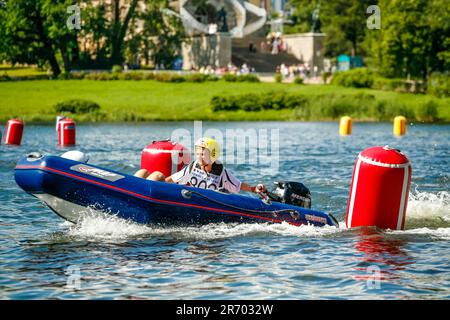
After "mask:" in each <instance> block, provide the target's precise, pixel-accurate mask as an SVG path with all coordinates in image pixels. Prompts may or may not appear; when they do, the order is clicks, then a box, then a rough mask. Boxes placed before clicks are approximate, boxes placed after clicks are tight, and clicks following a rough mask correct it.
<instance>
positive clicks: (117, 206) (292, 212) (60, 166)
mask: <svg viewBox="0 0 450 320" xmlns="http://www.w3.org/2000/svg"><path fill="white" fill-rule="evenodd" d="M15 179H16V182H17V184H18V185H19V186H20V187H21V188H22V189H23V190H25V191H26V192H28V193H30V194H31V195H33V196H35V197H37V198H38V199H39V200H41V201H42V202H44V203H45V204H46V205H47V206H48V207H49V208H50V209H52V210H53V211H54V212H55V213H56V214H58V215H59V216H61V217H63V218H64V219H66V220H68V221H71V222H73V223H76V222H77V221H79V219H80V218H81V217H82V215H84V214H86V213H87V212H90V211H101V212H106V213H109V214H113V215H117V216H118V217H120V218H123V219H129V220H132V221H134V222H137V223H142V224H159V225H199V224H208V223H217V222H247V223H248V222H271V223H281V222H287V223H289V224H292V225H296V226H299V225H302V224H311V225H314V226H324V225H331V226H338V223H337V221H336V220H335V219H334V218H333V217H332V216H331V215H327V214H326V213H323V212H319V211H314V210H310V209H306V208H302V207H298V206H294V205H288V204H284V203H279V202H273V201H263V200H261V199H259V198H255V197H250V196H245V195H240V194H227V193H222V192H218V191H213V190H204V189H198V188H194V187H189V186H183V185H178V184H173V183H165V182H156V181H150V180H145V179H141V178H137V177H134V176H132V175H128V174H124V173H120V172H115V171H113V170H109V169H104V168H100V167H98V166H94V165H92V164H86V163H83V162H77V161H73V160H69V159H65V158H62V157H59V156H51V155H48V156H44V155H41V154H39V153H31V154H29V155H27V156H25V157H22V158H21V159H20V161H19V163H18V164H17V166H16V168H15ZM87 208H89V210H87Z"/></svg>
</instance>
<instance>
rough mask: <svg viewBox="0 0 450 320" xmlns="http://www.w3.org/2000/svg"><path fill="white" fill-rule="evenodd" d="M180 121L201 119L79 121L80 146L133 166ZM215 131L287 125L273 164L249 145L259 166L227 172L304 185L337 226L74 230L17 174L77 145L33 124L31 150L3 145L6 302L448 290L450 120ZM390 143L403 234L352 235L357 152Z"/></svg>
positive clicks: (0, 260) (394, 295)
mask: <svg viewBox="0 0 450 320" xmlns="http://www.w3.org/2000/svg"><path fill="white" fill-rule="evenodd" d="M177 129H181V130H188V131H190V132H193V130H194V123H192V122H179V123H151V124H138V125H135V124H95V125H94V124H92V125H87V124H86V125H78V126H77V143H78V145H77V147H76V149H79V150H82V151H84V152H86V153H88V154H89V156H90V160H89V163H92V164H96V165H99V166H102V167H105V168H111V169H114V170H117V171H121V172H125V173H134V172H135V171H136V170H137V169H138V168H139V161H140V153H141V150H142V149H143V147H144V146H146V145H147V144H148V143H150V142H151V141H152V140H157V139H164V138H168V137H171V136H172V134H173V133H174V132H182V131H175V130H177ZM207 129H217V130H219V132H221V133H223V134H224V135H225V133H226V130H227V129H228V130H235V129H243V130H248V129H255V130H256V132H257V133H258V138H259V139H260V142H261V143H263V142H264V141H266V142H269V144H270V143H271V141H272V142H273V141H275V140H273V139H275V138H276V134H277V132H278V136H279V158H278V161H277V162H276V163H275V162H274V163H272V164H270V165H268V163H270V161H268V160H270V159H273V156H274V154H272V155H270V154H269V155H264V154H260V153H258V152H256V153H255V151H254V150H253V151H249V153H250V156H251V158H252V159H253V160H254V159H255V157H256V158H257V159H258V161H257V162H256V163H255V164H252V163H244V164H239V163H232V162H230V163H226V164H227V167H228V168H229V169H231V170H232V172H233V173H234V174H235V175H236V176H237V177H239V178H240V179H241V180H244V181H246V182H248V183H251V184H255V183H259V182H263V183H265V184H267V185H271V183H272V181H276V180H292V181H301V182H303V183H304V184H306V185H307V186H308V187H309V188H310V190H311V192H312V197H313V208H314V209H318V210H321V211H326V212H330V213H332V214H334V215H335V216H336V217H337V218H338V220H339V221H340V225H341V228H334V227H324V228H315V227H311V226H302V227H294V226H290V225H287V224H280V225H273V224H232V225H230V224H214V225H206V226H201V227H183V228H182V227H152V226H143V225H137V224H133V223H130V222H127V221H122V220H119V219H117V218H115V217H108V216H105V217H101V216H87V217H86V218H85V219H83V220H82V221H81V222H80V223H79V224H78V225H72V224H70V223H68V222H64V221H63V220H62V219H61V218H60V217H58V216H56V215H55V214H54V213H53V212H52V211H50V209H48V208H46V207H45V206H43V205H42V204H41V203H40V202H39V201H38V200H37V199H36V198H34V197H32V196H30V195H28V194H26V193H25V192H23V191H22V190H21V189H20V188H19V187H18V186H17V185H16V183H15V181H14V167H15V165H16V162H17V160H18V159H19V157H20V156H22V155H25V154H27V153H28V152H31V151H40V152H43V153H47V154H61V153H63V152H64V151H66V150H70V148H66V149H63V148H60V147H57V146H56V142H57V136H56V132H55V128H54V126H37V125H36V126H32V125H29V126H26V127H25V133H24V137H23V140H22V146H20V147H11V146H5V145H1V146H0V299H55V298H56V299H316V298H318V299H448V298H450V265H449V257H450V247H449V241H450V188H449V181H450V172H449V166H450V126H449V125H421V124H415V125H410V126H409V127H408V133H407V135H406V136H404V137H400V138H398V137H394V136H393V135H392V127H391V124H388V123H384V124H383V123H381V124H380V123H376V124H370V123H356V124H354V126H353V135H351V136H349V137H345V138H343V137H339V135H338V124H337V123H283V122H256V123H248V122H237V123H230V122H226V123H225V122H224V123H221V122H217V123H203V131H206V130H207ZM260 129H261V130H262V131H259V130H260ZM272 129H273V130H275V131H271V130H272ZM264 130H266V131H264ZM264 132H266V133H268V135H267V137H264ZM387 144H388V145H390V146H392V147H396V148H398V149H401V150H402V151H403V152H404V153H405V154H406V155H407V156H408V158H409V159H410V161H411V163H412V169H413V173H412V184H411V193H410V197H409V204H408V209H407V217H406V230H405V231H376V230H366V231H364V232H363V231H361V230H358V229H355V230H348V229H346V228H345V223H344V221H345V211H346V206H347V199H348V194H349V188H350V182H351V175H352V170H353V166H354V162H355V159H356V157H357V155H358V153H359V152H361V151H362V150H364V149H365V148H368V147H371V146H375V145H382V146H384V145H387ZM244 149H245V148H244ZM271 157H272V158H271ZM247 162H249V161H247ZM274 164H275V165H276V166H274Z"/></svg>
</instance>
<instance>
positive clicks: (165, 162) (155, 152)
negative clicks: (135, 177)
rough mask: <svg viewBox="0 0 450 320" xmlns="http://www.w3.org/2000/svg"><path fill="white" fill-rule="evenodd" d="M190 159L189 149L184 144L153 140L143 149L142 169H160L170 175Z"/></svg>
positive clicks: (150, 170)
mask: <svg viewBox="0 0 450 320" xmlns="http://www.w3.org/2000/svg"><path fill="white" fill-rule="evenodd" d="M190 161H191V156H190V154H189V151H188V150H187V149H186V148H185V147H184V146H183V145H181V144H179V143H176V142H172V141H170V140H162V141H153V142H152V143H150V144H149V145H148V146H146V147H145V148H144V150H142V154H141V169H147V170H148V171H149V172H150V173H152V172H154V171H159V172H161V173H163V174H164V175H165V176H166V177H168V176H171V175H172V174H173V173H175V172H177V171H180V170H181V169H182V168H183V166H184V165H185V164H187V163H189V162H190Z"/></svg>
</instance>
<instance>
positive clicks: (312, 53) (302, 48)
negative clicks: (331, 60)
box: [283, 33, 325, 72]
mask: <svg viewBox="0 0 450 320" xmlns="http://www.w3.org/2000/svg"><path fill="white" fill-rule="evenodd" d="M324 39H325V34H324V33H299V34H290V35H284V36H283V41H285V43H286V45H287V51H288V53H290V54H292V55H294V56H295V57H296V58H297V59H299V60H301V61H303V62H305V63H306V62H307V63H308V64H309V65H310V66H311V68H312V67H313V66H317V67H318V68H319V72H322V71H323V70H324Z"/></svg>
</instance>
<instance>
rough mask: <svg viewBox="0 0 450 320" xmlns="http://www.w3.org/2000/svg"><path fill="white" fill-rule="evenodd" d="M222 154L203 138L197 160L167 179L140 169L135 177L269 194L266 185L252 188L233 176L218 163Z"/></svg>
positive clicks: (198, 148)
mask: <svg viewBox="0 0 450 320" xmlns="http://www.w3.org/2000/svg"><path fill="white" fill-rule="evenodd" d="M220 153H221V150H220V146H219V143H218V142H217V141H216V140H214V139H211V138H207V137H203V138H200V139H199V140H197V142H196V143H195V156H196V159H195V160H194V161H192V162H191V163H189V164H188V165H186V166H185V167H184V168H183V169H181V170H180V171H178V172H176V173H174V174H172V175H171V176H170V177H165V176H164V174H162V173H161V172H159V171H155V172H153V173H151V174H150V173H149V172H148V171H147V170H146V169H140V170H139V171H137V172H136V173H135V176H137V177H140V178H144V179H148V180H154V181H165V182H169V183H178V184H183V185H189V186H192V187H197V188H203V189H212V190H220V191H223V190H225V191H228V192H230V193H238V192H239V191H240V190H244V191H250V192H254V193H265V192H267V188H266V187H265V186H264V184H258V185H256V186H251V185H249V184H247V183H244V182H241V181H240V180H239V179H237V178H236V177H235V176H233V175H232V174H231V172H230V171H228V170H227V169H226V168H225V167H224V166H223V164H221V163H219V162H218V161H217V159H218V158H219V156H220Z"/></svg>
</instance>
